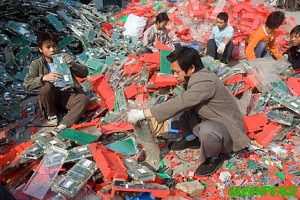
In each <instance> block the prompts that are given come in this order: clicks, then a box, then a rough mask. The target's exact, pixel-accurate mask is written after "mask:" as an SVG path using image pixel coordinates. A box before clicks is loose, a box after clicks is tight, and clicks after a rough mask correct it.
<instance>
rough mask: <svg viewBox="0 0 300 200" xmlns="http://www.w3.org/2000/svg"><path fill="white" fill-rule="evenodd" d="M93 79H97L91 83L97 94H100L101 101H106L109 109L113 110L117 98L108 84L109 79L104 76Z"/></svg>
mask: <svg viewBox="0 0 300 200" xmlns="http://www.w3.org/2000/svg"><path fill="white" fill-rule="evenodd" d="M93 78H96V79H94V80H91V82H92V85H93V87H94V89H95V90H96V92H97V94H99V96H100V97H101V99H102V100H103V101H104V104H105V106H106V107H107V109H108V110H113V109H114V103H115V100H116V97H115V92H114V91H113V89H112V88H111V87H110V85H109V83H108V81H109V78H108V77H106V76H104V75H101V76H94V77H93Z"/></svg>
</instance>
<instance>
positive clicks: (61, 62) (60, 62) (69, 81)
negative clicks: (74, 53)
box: [52, 54, 73, 89]
mask: <svg viewBox="0 0 300 200" xmlns="http://www.w3.org/2000/svg"><path fill="white" fill-rule="evenodd" d="M52 58H53V63H54V64H55V65H56V70H57V72H58V73H59V74H60V76H61V78H60V80H59V81H57V82H56V83H55V87H59V88H63V89H66V88H69V87H70V86H72V85H73V78H72V75H71V71H70V68H69V66H68V64H67V63H66V61H65V59H64V58H63V56H62V54H55V55H52Z"/></svg>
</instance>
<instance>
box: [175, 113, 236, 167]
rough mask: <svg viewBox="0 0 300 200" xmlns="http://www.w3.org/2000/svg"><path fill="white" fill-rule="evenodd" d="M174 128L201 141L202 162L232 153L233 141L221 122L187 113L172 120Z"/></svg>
mask: <svg viewBox="0 0 300 200" xmlns="http://www.w3.org/2000/svg"><path fill="white" fill-rule="evenodd" d="M172 128H173V129H178V130H182V131H183V132H185V133H193V134H194V135H196V136H197V137H198V139H199V141H200V158H199V159H200V162H201V163H203V162H205V160H206V159H207V158H212V157H216V156H219V155H220V154H225V155H228V154H230V153H231V152H232V145H233V144H232V139H231V137H230V135H229V133H228V130H227V128H226V127H225V126H224V125H223V124H222V123H219V122H215V121H210V120H201V118H200V117H199V115H198V114H197V113H196V112H195V111H194V110H192V109H191V110H188V111H185V112H183V113H181V114H179V115H176V116H175V117H173V118H172Z"/></svg>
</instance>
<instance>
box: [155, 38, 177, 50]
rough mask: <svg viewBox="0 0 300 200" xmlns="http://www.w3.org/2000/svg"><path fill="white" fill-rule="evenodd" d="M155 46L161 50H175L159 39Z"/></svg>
mask: <svg viewBox="0 0 300 200" xmlns="http://www.w3.org/2000/svg"><path fill="white" fill-rule="evenodd" d="M155 47H156V48H157V49H159V50H168V51H172V50H173V49H171V48H170V47H168V46H167V45H165V44H164V43H162V42H161V41H159V40H158V41H157V42H156V44H155Z"/></svg>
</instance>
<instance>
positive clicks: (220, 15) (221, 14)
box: [217, 12, 228, 23]
mask: <svg viewBox="0 0 300 200" xmlns="http://www.w3.org/2000/svg"><path fill="white" fill-rule="evenodd" d="M217 18H219V19H221V20H224V22H225V23H227V22H228V14H227V13H226V12H220V13H219V14H218V15H217Z"/></svg>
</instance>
